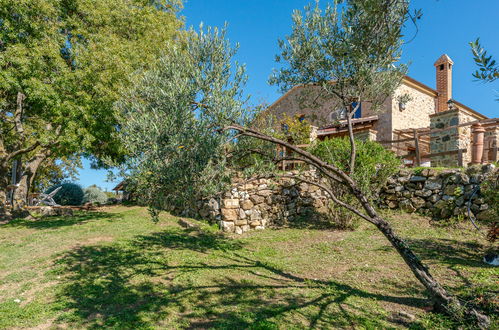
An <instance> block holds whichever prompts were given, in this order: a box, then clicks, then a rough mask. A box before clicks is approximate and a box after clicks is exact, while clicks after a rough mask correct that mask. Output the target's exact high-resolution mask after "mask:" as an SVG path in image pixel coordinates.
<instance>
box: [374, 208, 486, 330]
mask: <svg viewBox="0 0 499 330" xmlns="http://www.w3.org/2000/svg"><path fill="white" fill-rule="evenodd" d="M376 220H377V221H378V225H376V227H378V229H379V230H380V231H381V232H382V233H383V235H385V237H386V238H387V239H388V241H390V243H391V244H392V246H393V247H394V248H395V249H396V250H397V251H398V253H399V254H400V255H401V256H402V258H403V259H404V261H405V263H406V264H407V265H408V266H409V268H410V269H411V271H412V273H413V274H414V275H415V276H416V278H417V279H418V280H419V282H420V283H421V284H423V285H424V287H425V288H426V290H427V291H428V293H429V294H430V297H431V299H432V301H433V302H434V307H435V309H436V310H437V311H439V312H443V313H445V314H447V315H452V316H454V317H456V318H462V319H468V320H472V321H474V322H476V323H477V325H478V326H479V327H480V328H487V327H488V326H489V323H490V321H489V319H488V317H486V316H485V315H482V314H480V313H478V312H477V311H476V310H475V309H473V308H466V307H465V306H462V305H461V303H460V302H459V300H458V299H457V298H456V297H454V296H452V295H450V294H448V293H447V291H446V290H445V289H444V288H443V287H442V286H441V285H440V284H439V283H438V282H437V281H436V280H435V279H434V278H433V276H432V275H431V274H430V271H429V269H428V268H427V267H426V266H425V265H423V263H422V262H421V260H419V258H418V257H417V256H416V255H415V254H414V253H413V252H412V250H411V249H410V248H409V246H408V245H407V244H406V243H405V242H404V241H403V240H402V239H401V238H399V237H398V236H397V235H396V234H395V233H394V231H393V229H392V228H391V226H390V225H389V224H388V222H386V221H385V220H384V219H381V218H378V219H376Z"/></svg>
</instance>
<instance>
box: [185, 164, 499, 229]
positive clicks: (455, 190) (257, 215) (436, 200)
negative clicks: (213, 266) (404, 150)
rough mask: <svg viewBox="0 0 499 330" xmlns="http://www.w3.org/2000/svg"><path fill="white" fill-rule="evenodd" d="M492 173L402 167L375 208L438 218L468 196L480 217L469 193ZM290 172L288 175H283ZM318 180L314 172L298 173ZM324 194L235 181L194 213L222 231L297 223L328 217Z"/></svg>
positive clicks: (479, 201) (481, 208)
mask: <svg viewBox="0 0 499 330" xmlns="http://www.w3.org/2000/svg"><path fill="white" fill-rule="evenodd" d="M494 171H497V170H496V169H495V167H494V166H493V165H483V166H478V167H476V166H474V167H469V168H467V169H448V170H437V169H433V168H428V169H423V170H421V171H419V172H415V171H414V170H408V169H402V170H400V171H399V173H398V174H397V175H395V176H393V177H392V178H390V179H389V180H388V183H387V185H386V186H385V187H384V188H383V189H382V190H381V192H380V199H379V200H378V203H379V207H380V208H389V209H402V210H403V211H406V212H409V213H412V212H418V213H421V214H424V215H428V216H432V217H433V218H437V219H445V218H450V217H452V216H459V215H466V214H467V203H468V200H470V198H471V201H472V204H471V211H472V212H473V214H474V215H475V216H477V217H478V218H479V219H480V218H481V217H485V216H487V212H486V211H487V210H488V209H489V205H487V204H486V203H485V202H484V200H483V198H482V197H481V196H480V195H479V194H478V193H476V194H474V195H473V192H474V191H475V188H476V187H477V186H478V185H479V184H480V183H481V182H483V180H484V179H485V178H486V177H487V176H488V175H491V173H493V172H494ZM288 174H290V175H292V174H293V173H292V172H290V173H288ZM302 175H304V176H305V177H307V178H308V179H309V180H311V181H314V180H318V178H317V177H316V174H315V172H306V173H305V174H302ZM472 195H473V196H472ZM328 202H329V201H328V196H327V195H326V194H325V193H324V192H323V191H322V190H320V189H319V188H318V187H317V186H315V185H310V184H307V183H300V182H298V181H296V180H293V179H288V178H282V179H279V180H276V179H259V180H254V181H251V182H247V183H244V182H243V181H242V179H235V180H234V185H233V188H232V189H231V191H228V192H226V193H225V194H224V195H223V197H221V198H219V199H214V198H212V199H209V200H204V201H200V202H199V203H198V206H197V210H196V211H195V212H196V213H197V214H198V215H199V216H201V217H202V218H204V219H209V220H211V221H213V222H217V223H218V224H219V225H220V228H221V229H222V230H224V231H226V232H233V233H237V234H242V233H244V232H247V231H249V230H263V229H265V228H267V227H269V226H282V225H286V224H291V223H293V222H297V221H300V220H301V219H300V218H302V219H303V220H304V221H316V222H320V221H330V220H331V213H330V210H329V208H328Z"/></svg>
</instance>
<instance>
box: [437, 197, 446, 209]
mask: <svg viewBox="0 0 499 330" xmlns="http://www.w3.org/2000/svg"><path fill="white" fill-rule="evenodd" d="M447 205H448V204H447V202H446V201H444V200H442V199H441V200H439V201H438V202H436V203H435V205H434V207H435V208H436V209H439V210H441V209H444V208H446V207H447Z"/></svg>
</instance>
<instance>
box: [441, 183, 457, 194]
mask: <svg viewBox="0 0 499 330" xmlns="http://www.w3.org/2000/svg"><path fill="white" fill-rule="evenodd" d="M458 187H459V186H458V185H455V184H450V185H447V186H446V187H445V188H444V194H445V195H455V193H456V192H457V190H456V189H457V188H458Z"/></svg>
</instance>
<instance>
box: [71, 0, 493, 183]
mask: <svg viewBox="0 0 499 330" xmlns="http://www.w3.org/2000/svg"><path fill="white" fill-rule="evenodd" d="M309 2H310V1H303V0H189V1H187V2H186V3H185V7H184V10H183V12H182V15H183V16H184V17H185V20H186V25H187V26H194V27H196V28H197V27H198V26H199V23H200V22H203V23H204V25H205V26H218V27H222V26H223V25H224V23H225V22H227V23H228V24H229V27H228V37H229V39H230V40H231V42H233V43H236V42H238V43H239V45H240V48H239V53H238V55H237V57H236V60H237V61H239V62H240V63H245V64H246V67H247V73H248V75H249V81H248V84H247V88H246V91H247V93H248V94H251V97H252V103H272V102H273V101H274V100H276V99H277V98H278V97H279V95H280V94H279V92H278V90H277V88H276V87H275V86H269V85H268V83H267V80H268V77H269V75H270V74H271V72H272V69H273V68H274V67H275V62H274V57H275V55H276V54H277V53H278V51H279V49H278V47H277V39H278V38H283V37H284V36H286V35H287V34H289V32H290V30H291V13H292V11H293V10H294V9H302V8H303V7H304V6H305V5H306V4H307V3H309ZM321 2H322V3H325V1H321ZM412 7H413V8H420V9H421V10H422V12H423V17H422V19H421V20H420V21H419V31H418V33H417V35H416V38H415V39H414V40H413V41H412V42H410V43H408V44H406V45H405V46H404V48H403V51H404V53H403V57H402V61H403V62H405V63H407V62H410V63H411V65H410V67H409V75H410V76H411V77H413V78H415V79H416V80H419V81H421V82H422V83H424V84H426V85H429V86H430V87H435V69H434V67H433V63H434V62H435V60H436V59H437V58H438V57H440V55H442V54H443V53H446V54H448V55H449V56H450V57H451V58H452V60H453V61H454V68H453V98H454V99H456V100H457V101H459V102H461V103H464V104H466V105H468V106H469V107H471V108H473V109H475V110H478V111H480V112H481V113H483V114H485V115H487V116H489V117H499V102H497V101H495V99H496V98H498V97H499V83H497V82H496V83H495V84H482V83H477V82H474V81H473V77H472V76H471V73H472V72H473V71H474V70H475V66H474V63H473V59H472V57H471V53H470V49H469V45H468V43H469V42H470V41H472V40H474V39H475V38H476V37H480V39H481V41H482V44H483V45H484V46H485V47H486V48H487V49H488V50H489V52H490V53H491V54H495V55H496V58H499V16H498V15H497V13H499V1H498V0H477V1H470V0H413V1H412ZM406 32H407V35H408V36H413V34H414V32H415V30H414V27H413V26H411V27H409V28H408V29H407V31H406ZM106 173H107V172H106V171H96V170H91V169H90V168H89V164H88V162H87V161H84V169H83V170H81V171H80V180H79V183H80V184H81V185H83V186H85V187H86V186H88V185H91V184H97V185H99V186H101V187H103V188H107V189H108V190H110V189H111V188H112V187H113V186H114V185H115V182H105V180H106Z"/></svg>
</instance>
